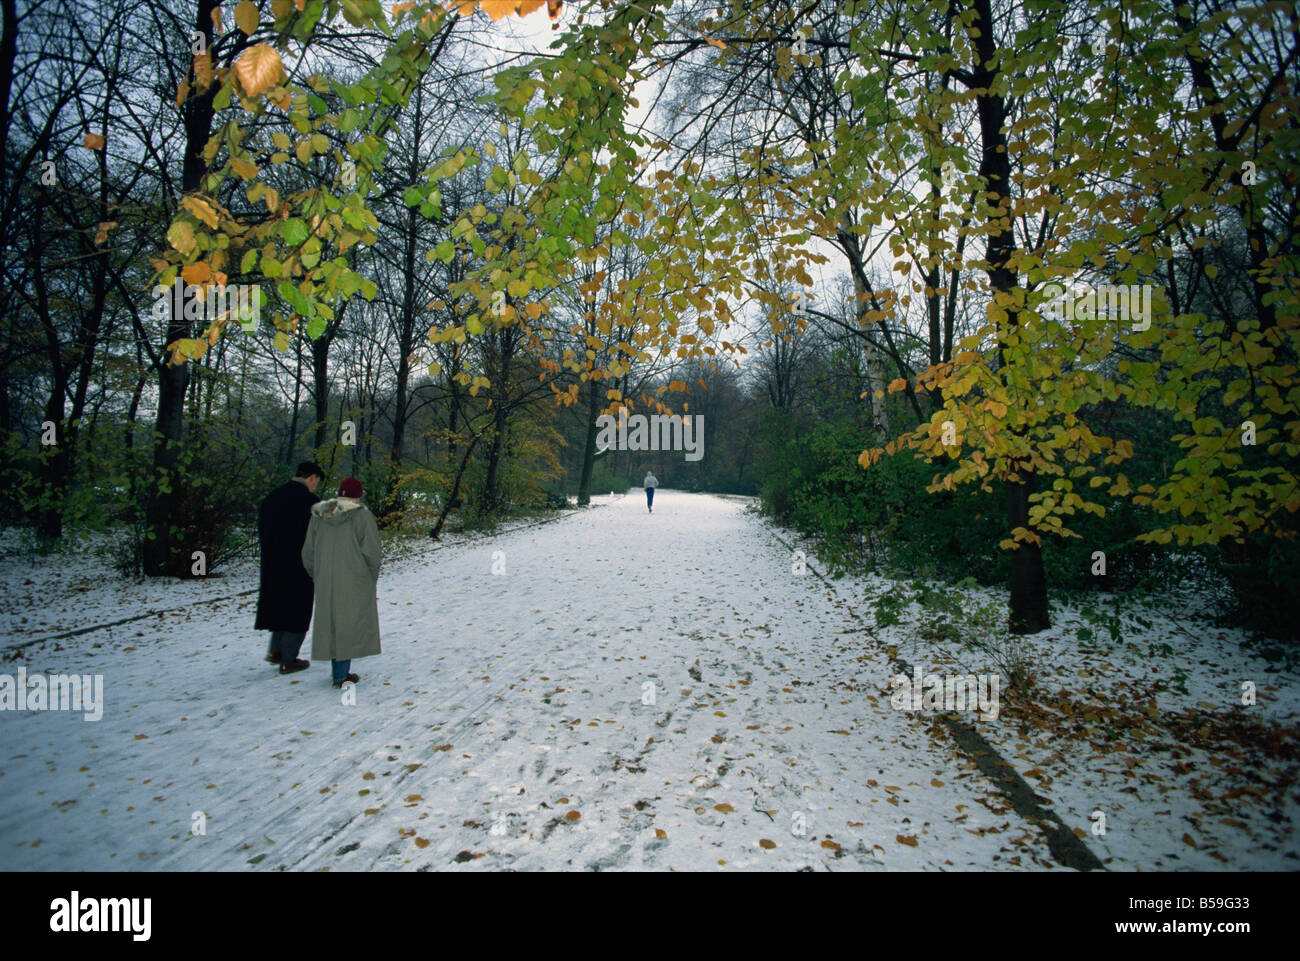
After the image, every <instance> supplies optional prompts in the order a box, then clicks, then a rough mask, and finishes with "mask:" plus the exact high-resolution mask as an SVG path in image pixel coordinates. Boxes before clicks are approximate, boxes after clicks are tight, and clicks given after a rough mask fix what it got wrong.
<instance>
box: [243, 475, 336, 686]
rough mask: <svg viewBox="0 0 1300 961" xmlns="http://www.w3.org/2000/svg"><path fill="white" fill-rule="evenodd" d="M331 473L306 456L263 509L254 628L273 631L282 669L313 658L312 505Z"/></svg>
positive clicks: (273, 653)
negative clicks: (304, 651) (303, 656)
mask: <svg viewBox="0 0 1300 961" xmlns="http://www.w3.org/2000/svg"><path fill="white" fill-rule="evenodd" d="M324 479H325V472H324V471H323V470H321V468H320V466H319V465H318V464H313V463H312V462H311V461H303V462H302V463H301V464H299V465H298V471H297V474H296V475H295V476H294V478H293V479H292V480H290V481H288V482H286V483H284V484H281V485H280V486H279V487H277V488H276V489H275V490H273V491H271V493H269V494H267V495H266V499H265V500H264V501H262V506H261V507H260V508H259V509H258V512H257V536H258V540H259V541H261V545H262V576H261V582H260V584H259V587H258V592H257V620H256V621H254V622H253V628H254V630H259V631H270V632H271V646H270V649H269V650H268V651H267V653H266V659H267V660H268V661H270V662H271V663H272V664H279V665H280V673H281V674H292V673H294V672H295V671H301V670H302V669H303V668H305V667H307V666H308V663H307V662H306V661H303V660H299V659H298V651H299V649H300V648H301V647H302V642H303V639H304V638H306V636H307V628H308V627H309V626H310V625H311V608H312V600H313V597H312V594H313V591H312V582H311V578H310V577H309V576H308V575H307V571H306V569H305V568H304V567H303V566H302V545H303V541H305V540H306V539H307V525H308V524H309V523H310V522H311V509H312V505H313V504H316V503H318V502H319V501H320V498H319V497H317V496H316V493H315V491H316V487H317V486H318V485H319V484H320V482H321V481H322V480H324Z"/></svg>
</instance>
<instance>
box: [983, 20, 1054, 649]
mask: <svg viewBox="0 0 1300 961" xmlns="http://www.w3.org/2000/svg"><path fill="white" fill-rule="evenodd" d="M972 7H973V9H974V11H975V19H974V22H973V23H972V24H971V25H970V33H971V34H973V35H974V36H973V38H972V39H973V43H974V45H975V50H976V54H977V59H978V63H977V64H976V68H975V69H974V70H973V71H972V73H973V75H974V84H973V86H974V88H975V89H977V90H980V91H982V92H981V93H980V94H978V95H977V97H976V106H977V108H978V112H979V126H980V136H981V138H982V152H981V156H980V174H981V176H983V177H984V179H985V183H987V184H988V192H989V194H990V195H991V198H992V199H991V201H990V203H991V204H992V205H993V207H994V208H995V209H994V210H993V211H992V213H991V214H990V215H989V224H988V228H989V230H988V270H987V273H988V278H989V286H990V287H991V288H992V290H991V293H992V296H993V297H994V298H995V299H996V300H998V301H1001V298H999V295H1002V294H1005V295H1006V301H1005V302H1007V303H1011V292H1012V291H1013V290H1014V289H1015V287H1016V284H1017V282H1018V278H1017V276H1016V271H1015V270H1014V269H1013V268H1012V267H1011V266H1010V264H1011V257H1012V254H1013V253H1014V244H1015V236H1014V234H1013V233H1012V231H1011V222H1010V217H1009V214H1008V210H1009V208H1010V204H1011V196H1010V186H1011V161H1010V159H1009V158H1008V156H1007V143H1006V134H1005V133H1004V128H1005V125H1006V123H1007V120H1006V102H1005V101H1004V100H1003V98H1002V96H1001V95H1000V94H995V93H993V92H992V91H993V90H995V89H996V88H997V83H998V79H999V77H998V73H997V72H996V70H995V69H993V67H991V66H990V65H996V64H997V62H998V61H997V59H996V57H995V42H994V26H993V16H992V12H991V10H990V9H989V0H973V2H972ZM1006 311H1007V321H1006V329H1005V332H1000V334H1001V337H1000V343H999V346H998V352H999V356H1000V358H1001V360H1002V363H1001V370H1002V372H1003V373H1002V376H1003V377H1004V378H1005V376H1006V375H1005V371H1006V370H1007V365H1006V348H1007V346H1008V345H1007V342H1006V341H1007V338H1006V333H1010V332H1012V331H1014V329H1015V327H1016V326H1017V324H1018V323H1019V312H1018V311H1017V310H1016V308H1015V307H1014V306H1008V307H1007V308H1006ZM1025 401H1026V402H1028V403H1033V399H1032V398H1025ZM1007 487H1008V490H1007V506H1008V515H1009V516H1008V524H1009V527H1010V528H1011V529H1012V530H1014V529H1015V528H1017V527H1025V528H1028V527H1029V495H1030V494H1032V493H1033V490H1034V475H1033V472H1032V469H1031V468H1030V467H1029V465H1028V464H1013V467H1012V479H1008V481H1007ZM1010 620H1011V624H1010V627H1011V631H1012V633H1014V634H1037V633H1038V632H1039V631H1043V630H1046V629H1047V628H1049V627H1051V621H1050V620H1049V618H1048V610H1047V577H1046V575H1045V573H1044V571H1043V552H1042V547H1041V546H1040V545H1039V544H1037V543H1027V542H1021V543H1020V544H1019V547H1018V548H1017V549H1016V550H1015V551H1014V552H1013V554H1012V557H1011V600H1010Z"/></svg>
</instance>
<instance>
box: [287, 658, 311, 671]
mask: <svg viewBox="0 0 1300 961" xmlns="http://www.w3.org/2000/svg"><path fill="white" fill-rule="evenodd" d="M309 667H311V663H310V662H309V661H304V660H302V659H301V658H299V659H298V660H296V661H290V662H289V663H288V664H281V665H280V673H281V674H294V673H296V672H298V671H305V670H307V668H309Z"/></svg>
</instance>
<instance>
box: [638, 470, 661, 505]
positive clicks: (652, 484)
mask: <svg viewBox="0 0 1300 961" xmlns="http://www.w3.org/2000/svg"><path fill="white" fill-rule="evenodd" d="M641 483H642V486H644V487H645V509H646V510H647V511H649V512H650V513H651V514H653V513H654V512H655V488H656V487H658V486H659V481H658V480H657V479H656V478H655V475H654V474H652V473H650V472H649V471H646V472H645V480H644V481H642V482H641Z"/></svg>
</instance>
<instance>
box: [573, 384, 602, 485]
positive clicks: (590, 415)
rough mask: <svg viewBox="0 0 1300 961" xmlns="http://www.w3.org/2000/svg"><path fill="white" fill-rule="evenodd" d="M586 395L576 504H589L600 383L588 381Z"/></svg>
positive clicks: (594, 457)
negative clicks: (585, 430) (584, 423)
mask: <svg viewBox="0 0 1300 961" xmlns="http://www.w3.org/2000/svg"><path fill="white" fill-rule="evenodd" d="M587 383H588V385H589V391H588V393H587V443H586V445H585V446H584V447H583V450H582V479H581V480H580V481H578V504H579V505H580V506H586V505H587V504H590V503H591V475H592V472H593V469H594V468H595V464H596V434H597V429H596V427H597V425H596V421H597V418H598V415H599V414H600V383H599V381H596V380H589V381H588V382H587Z"/></svg>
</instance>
